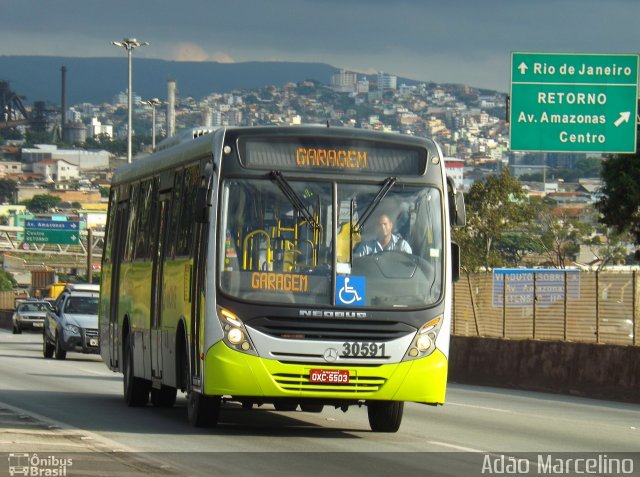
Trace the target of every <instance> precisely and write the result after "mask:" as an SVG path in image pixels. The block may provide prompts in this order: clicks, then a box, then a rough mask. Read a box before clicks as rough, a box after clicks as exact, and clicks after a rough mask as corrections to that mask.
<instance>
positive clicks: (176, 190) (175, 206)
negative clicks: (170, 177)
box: [166, 171, 182, 259]
mask: <svg viewBox="0 0 640 477" xmlns="http://www.w3.org/2000/svg"><path fill="white" fill-rule="evenodd" d="M181 197H182V171H177V172H176V175H175V177H174V181H173V194H172V196H171V218H170V220H169V224H168V226H167V230H168V234H167V254H166V258H167V259H169V258H173V257H174V256H175V253H176V234H177V232H178V223H179V221H180V210H181V203H180V199H181Z"/></svg>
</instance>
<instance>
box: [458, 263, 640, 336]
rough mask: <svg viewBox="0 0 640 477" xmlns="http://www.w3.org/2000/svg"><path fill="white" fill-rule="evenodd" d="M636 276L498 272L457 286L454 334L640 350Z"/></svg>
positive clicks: (464, 280) (465, 277) (468, 277)
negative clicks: (596, 344) (638, 347)
mask: <svg viewBox="0 0 640 477" xmlns="http://www.w3.org/2000/svg"><path fill="white" fill-rule="evenodd" d="M639 280H640V277H639V276H638V272H637V271H633V272H609V271H603V272H581V271H577V270H520V269H496V270H494V271H493V272H490V273H481V274H466V275H465V274H463V275H462V277H461V279H460V281H458V282H457V283H456V284H455V287H454V305H453V306H454V310H453V311H454V313H453V314H454V320H453V333H454V334H455V335H458V336H483V337H494V338H506V339H539V340H555V341H572V342H583V343H598V344H616V345H632V346H639V345H640V340H639V339H638V333H639V332H640V317H639V315H640V310H639V308H640V295H639V290H640V282H639Z"/></svg>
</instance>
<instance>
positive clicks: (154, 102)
mask: <svg viewBox="0 0 640 477" xmlns="http://www.w3.org/2000/svg"><path fill="white" fill-rule="evenodd" d="M141 103H142V104H146V105H148V106H151V150H152V151H155V150H156V106H160V105H161V104H162V101H160V100H159V99H158V98H153V99H150V100H148V101H141Z"/></svg>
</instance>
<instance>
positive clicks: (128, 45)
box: [111, 38, 149, 163]
mask: <svg viewBox="0 0 640 477" xmlns="http://www.w3.org/2000/svg"><path fill="white" fill-rule="evenodd" d="M111 44H112V45H114V46H120V47H122V48H124V49H125V50H127V57H128V60H129V87H128V91H127V94H128V104H127V110H128V117H127V162H128V163H131V109H132V108H131V52H132V51H133V50H134V49H136V48H137V47H139V46H146V45H148V44H149V43H147V42H146V41H138V40H136V39H135V38H125V39H123V40H122V41H112V42H111Z"/></svg>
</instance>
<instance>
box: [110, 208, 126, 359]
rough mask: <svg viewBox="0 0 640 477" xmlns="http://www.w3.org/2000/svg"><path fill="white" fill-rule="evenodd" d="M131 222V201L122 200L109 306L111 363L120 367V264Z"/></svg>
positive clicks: (118, 217)
mask: <svg viewBox="0 0 640 477" xmlns="http://www.w3.org/2000/svg"><path fill="white" fill-rule="evenodd" d="M128 222H129V203H128V202H121V203H119V204H118V208H117V210H116V220H115V224H114V227H113V232H114V234H113V244H112V245H111V250H112V254H113V255H112V257H111V263H112V269H111V303H110V307H109V343H110V347H109V364H110V365H111V366H112V367H114V368H118V363H119V359H118V358H119V351H120V340H119V332H118V317H119V311H118V308H119V304H120V264H121V263H122V259H123V255H124V244H125V242H126V240H127V224H128Z"/></svg>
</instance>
